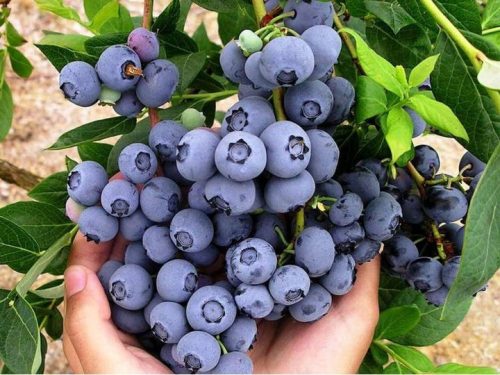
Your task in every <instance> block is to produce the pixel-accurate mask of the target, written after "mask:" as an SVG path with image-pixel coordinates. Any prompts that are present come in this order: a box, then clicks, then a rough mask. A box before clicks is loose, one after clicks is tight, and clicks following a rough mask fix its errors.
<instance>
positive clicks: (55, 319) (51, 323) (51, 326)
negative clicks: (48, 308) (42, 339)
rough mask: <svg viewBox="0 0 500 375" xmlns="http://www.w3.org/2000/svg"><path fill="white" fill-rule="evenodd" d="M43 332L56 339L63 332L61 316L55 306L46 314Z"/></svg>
mask: <svg viewBox="0 0 500 375" xmlns="http://www.w3.org/2000/svg"><path fill="white" fill-rule="evenodd" d="M45 332H47V334H48V335H49V336H50V337H51V338H52V339H53V340H58V339H60V338H61V336H62V334H63V317H62V315H61V313H60V312H59V310H58V309H57V308H55V309H52V312H51V314H50V315H49V316H48V319H47V325H46V326H45Z"/></svg>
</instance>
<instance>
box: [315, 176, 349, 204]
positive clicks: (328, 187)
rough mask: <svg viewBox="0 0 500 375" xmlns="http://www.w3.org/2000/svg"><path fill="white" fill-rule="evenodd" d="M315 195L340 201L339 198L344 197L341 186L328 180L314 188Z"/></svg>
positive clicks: (332, 180)
mask: <svg viewBox="0 0 500 375" xmlns="http://www.w3.org/2000/svg"><path fill="white" fill-rule="evenodd" d="M315 195H320V196H323V197H330V198H335V199H340V197H341V196H342V195H344V189H342V185H340V184H339V183H338V182H337V181H335V180H334V179H330V180H328V181H326V182H323V183H321V184H318V185H317V186H316V193H315Z"/></svg>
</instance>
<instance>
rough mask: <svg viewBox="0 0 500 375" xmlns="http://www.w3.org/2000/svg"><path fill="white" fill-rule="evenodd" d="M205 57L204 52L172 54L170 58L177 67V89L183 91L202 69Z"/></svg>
mask: <svg viewBox="0 0 500 375" xmlns="http://www.w3.org/2000/svg"><path fill="white" fill-rule="evenodd" d="M206 60H207V58H206V55H205V52H197V53H191V54H189V55H183V56H174V57H172V58H171V59H170V61H171V62H173V63H174V64H175V65H176V66H177V68H178V69H179V85H178V86H177V91H179V92H180V93H183V92H184V91H186V89H187V88H188V87H189V85H190V84H191V82H193V81H194V79H195V78H196V76H197V75H198V74H199V73H200V72H201V71H202V69H203V67H204V66H205V62H206Z"/></svg>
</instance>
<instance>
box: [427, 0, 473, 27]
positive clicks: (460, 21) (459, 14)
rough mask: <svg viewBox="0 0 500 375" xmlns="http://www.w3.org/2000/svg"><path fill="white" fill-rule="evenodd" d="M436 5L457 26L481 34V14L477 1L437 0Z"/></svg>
mask: <svg viewBox="0 0 500 375" xmlns="http://www.w3.org/2000/svg"><path fill="white" fill-rule="evenodd" d="M436 3H437V5H438V7H440V8H441V10H442V11H443V12H444V13H445V15H446V16H447V17H448V18H449V19H450V21H451V22H452V23H453V24H454V25H455V26H457V27H458V28H460V29H466V30H469V31H471V32H473V33H476V34H481V13H480V12H479V6H478V5H477V3H476V1H475V0H437V1H436Z"/></svg>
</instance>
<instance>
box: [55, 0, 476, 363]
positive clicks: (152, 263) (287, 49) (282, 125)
mask: <svg viewBox="0 0 500 375" xmlns="http://www.w3.org/2000/svg"><path fill="white" fill-rule="evenodd" d="M277 4H278V2H275V1H267V2H266V6H267V7H268V11H271V10H272V9H274V8H275V7H276V6H277ZM284 11H285V14H290V16H289V17H284V25H283V26H277V25H276V24H274V23H272V22H271V23H270V25H269V26H267V27H264V28H263V29H261V30H259V31H257V32H252V31H249V30H246V31H244V32H243V33H242V34H241V35H240V37H239V39H238V40H237V41H232V42H230V43H229V44H228V45H226V46H225V47H224V49H223V51H222V53H221V57H220V63H221V66H222V69H223V71H224V73H225V75H226V76H227V78H228V79H230V80H231V81H233V82H234V83H237V84H239V85H240V89H239V98H240V100H239V102H237V103H236V104H235V105H233V106H232V107H231V108H230V109H229V110H228V111H227V113H226V114H225V116H224V119H223V121H222V123H221V127H220V128H212V129H209V128H206V127H199V128H195V129H193V130H190V131H188V130H187V129H186V127H185V126H186V125H188V124H186V123H184V124H181V123H179V122H176V121H171V120H164V121H161V122H159V123H158V124H156V125H155V126H154V127H153V128H152V130H151V132H150V134H149V141H148V144H139V143H134V144H130V145H128V146H127V147H125V148H124V149H123V150H122V152H121V153H120V156H119V169H120V172H121V175H120V177H117V178H112V179H109V178H108V175H107V173H106V171H105V170H104V168H103V167H102V166H100V165H99V164H98V163H96V162H93V161H84V162H82V163H80V164H78V165H77V166H76V167H75V168H74V169H73V170H72V171H71V172H70V173H69V176H68V186H67V188H68V193H69V196H70V199H69V200H68V203H67V215H68V216H69V217H70V218H71V219H72V220H74V221H75V222H77V223H78V225H79V227H80V231H81V232H82V233H83V234H84V235H85V236H86V237H87V239H88V240H89V241H95V242H97V243H99V242H105V241H111V240H113V239H114V238H115V237H116V236H118V235H120V236H122V237H123V238H125V239H126V240H127V241H128V246H127V248H126V251H125V256H124V259H123V262H119V261H115V260H110V261H108V262H106V263H105V264H104V265H103V266H102V268H101V270H100V271H99V278H100V280H101V282H102V285H103V288H104V289H105V291H106V293H107V295H108V297H109V299H110V303H111V304H112V318H113V321H114V322H115V324H116V325H117V327H118V328H119V329H120V330H122V331H124V332H127V333H130V334H134V335H137V336H138V337H139V339H140V340H141V342H142V343H143V344H144V347H145V348H147V349H148V350H149V351H150V352H151V353H153V354H155V355H157V356H158V357H159V358H161V359H162V360H163V361H164V363H165V364H167V365H168V366H169V367H170V368H171V369H172V370H173V371H174V372H175V373H187V372H192V373H195V372H202V373H207V372H209V373H251V372H252V370H253V365H252V361H251V359H250V358H249V356H248V355H247V352H248V351H249V350H250V349H251V348H252V345H253V344H254V342H255V340H256V338H257V324H256V319H266V320H279V319H282V318H285V317H288V316H289V317H290V318H292V319H295V320H297V321H299V322H303V323H311V322H314V321H317V320H318V319H321V318H322V317H323V316H324V315H326V314H327V313H328V312H329V311H330V310H331V309H332V308H335V307H334V304H335V303H334V298H335V296H342V295H345V294H347V293H349V291H350V290H351V289H352V288H353V285H354V283H355V280H356V264H362V263H366V262H369V261H371V260H372V259H373V258H375V257H376V256H377V255H378V254H379V253H380V252H381V250H382V249H384V245H385V249H384V251H383V254H382V256H383V264H384V269H386V270H387V272H389V273H390V274H391V275H393V276H398V277H402V278H404V279H405V280H407V281H408V283H409V284H410V285H411V286H413V287H415V288H416V289H418V290H420V291H422V292H423V293H425V297H426V298H427V300H428V301H429V302H430V303H433V304H435V305H441V304H443V303H444V300H445V298H446V295H447V293H448V290H449V287H450V286H451V284H452V283H453V280H454V279H455V277H456V274H457V271H458V265H459V262H460V257H459V254H460V251H461V247H462V242H463V227H461V226H459V225H458V224H453V223H454V222H456V221H458V220H461V219H464V218H465V216H466V214H467V208H468V200H470V198H471V197H472V194H473V192H474V189H475V186H476V184H477V182H478V179H479V177H480V174H481V172H482V170H483V169H484V165H483V164H482V163H481V162H480V161H479V160H477V159H476V158H474V157H473V156H472V155H470V154H467V155H466V156H465V157H464V159H463V161H462V163H461V168H462V169H463V170H462V173H461V175H460V176H459V177H457V178H453V177H451V176H445V175H438V174H437V172H438V169H439V164H440V163H439V156H438V155H437V153H436V152H435V151H434V150H433V149H432V148H430V147H428V146H419V147H417V148H416V156H415V159H414V160H413V162H414V164H415V168H416V169H417V170H418V172H419V173H420V174H421V175H422V176H424V177H425V178H426V179H427V182H426V183H428V186H427V185H426V187H425V194H421V193H419V192H418V191H417V188H416V186H415V184H414V183H413V180H412V179H411V177H410V176H409V175H408V173H407V172H406V171H405V170H404V169H397V170H396V173H392V174H391V173H388V171H389V170H390V168H389V166H388V165H387V164H388V163H386V162H385V161H380V160H377V159H365V160H362V161H360V162H359V163H358V164H357V165H356V166H355V167H354V169H352V170H350V171H348V172H343V173H336V171H337V165H338V162H339V156H340V155H339V148H338V147H337V144H336V143H335V141H334V139H333V137H332V135H331V134H332V132H333V130H334V129H335V127H337V126H338V125H340V124H342V123H343V122H345V121H346V120H348V119H349V118H350V116H351V111H352V107H353V104H354V99H355V92H354V88H353V86H352V85H351V84H350V83H349V81H347V80H345V79H343V78H340V77H335V76H334V75H333V74H334V65H335V64H336V63H337V59H338V56H339V54H340V50H341V47H342V43H341V39H340V37H339V35H338V34H337V32H336V31H335V30H334V29H333V28H332V23H333V7H332V4H331V3H330V2H321V1H315V0H312V1H297V0H290V1H288V2H287V5H286V7H285V9H284ZM289 34H292V35H291V36H290V35H289ZM325 46H327V48H325ZM158 55H159V44H158V40H157V39H156V36H155V34H153V33H151V32H149V31H147V30H145V29H142V28H139V29H136V30H134V31H133V32H132V33H131V34H130V37H129V41H128V46H123V45H117V46H112V47H109V48H108V49H106V50H105V51H104V52H103V54H102V55H101V57H100V59H99V62H98V63H97V65H96V67H95V69H94V67H92V66H90V65H88V64H86V63H83V62H74V63H70V64H68V65H67V66H66V67H65V68H64V69H63V70H62V72H61V82H60V86H61V89H62V90H63V92H64V94H65V95H66V97H67V98H68V99H69V100H70V101H72V102H73V103H75V104H78V105H81V106H89V105H92V104H94V103H95V102H97V101H98V100H99V99H100V100H101V101H102V102H108V103H109V102H111V103H114V108H115V110H116V112H117V113H119V114H120V115H124V116H137V115H139V114H140V112H141V111H142V109H143V107H144V106H146V107H152V108H156V107H159V106H161V105H163V104H165V103H166V102H167V101H169V100H170V98H171V97H172V94H173V92H174V91H175V89H176V86H177V84H178V80H179V75H178V72H177V69H176V68H175V66H174V65H173V64H172V63H170V62H168V61H167V60H158V59H157V58H158ZM276 88H281V89H283V90H284V101H283V106H284V111H285V113H286V117H287V118H288V121H286V120H280V121H278V119H280V118H282V116H278V119H277V116H276V114H275V111H274V110H273V106H272V105H271V103H270V96H271V90H273V89H276ZM110 98H111V99H110ZM409 113H410V115H411V116H412V119H413V121H414V125H415V129H416V132H415V136H418V135H419V134H421V133H422V132H423V131H424V130H425V128H426V124H425V123H424V122H423V120H422V119H421V118H419V117H418V115H416V114H415V113H412V112H410V111H409ZM191 114H192V113H191ZM186 117H187V116H186ZM183 125H184V126H183ZM188 127H189V128H192V126H188ZM334 177H335V179H334ZM457 181H458V182H457ZM462 181H465V182H468V183H470V189H469V192H468V193H467V196H466V195H465V194H464V193H463V192H462V190H461V189H462V187H461V185H460V182H462ZM457 184H458V185H460V187H457V186H455V185H457ZM297 212H298V214H297ZM430 222H433V223H436V224H438V225H441V224H442V225H441V226H440V227H439V228H438V230H439V231H440V234H441V236H442V242H443V246H444V247H445V250H446V255H447V256H448V258H450V259H449V260H448V261H447V262H446V263H445V264H444V266H443V265H442V264H441V262H440V261H438V260H436V259H434V257H435V255H436V247H435V246H434V245H433V244H432V241H429V240H428V237H427V233H428V232H429V228H428V225H429V223H430ZM453 255H456V256H453ZM224 265H225V267H224Z"/></svg>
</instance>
